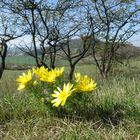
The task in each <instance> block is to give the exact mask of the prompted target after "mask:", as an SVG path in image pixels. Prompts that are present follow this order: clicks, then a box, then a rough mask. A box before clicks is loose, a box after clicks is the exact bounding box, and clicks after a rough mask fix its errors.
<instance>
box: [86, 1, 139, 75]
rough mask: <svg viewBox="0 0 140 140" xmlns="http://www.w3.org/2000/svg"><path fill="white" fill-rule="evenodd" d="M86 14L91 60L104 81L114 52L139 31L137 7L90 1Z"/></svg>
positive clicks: (126, 2) (136, 4)
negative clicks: (90, 44)
mask: <svg viewBox="0 0 140 140" xmlns="http://www.w3.org/2000/svg"><path fill="white" fill-rule="evenodd" d="M86 11H87V18H88V25H89V28H90V29H91V38H92V56H93V58H94V60H95V63H96V65H97V67H98V69H99V71H100V73H101V75H102V76H103V77H107V75H108V72H109V71H110V69H111V67H112V62H113V61H114V58H115V53H116V51H117V50H118V49H119V48H120V47H121V46H123V44H124V43H125V42H127V40H129V38H131V37H132V36H133V35H134V34H135V33H136V32H138V31H139V29H138V28H137V26H138V24H139V23H138V14H140V13H139V12H140V7H139V6H138V3H137V2H135V1H121V0H120V1H112V0H91V1H88V4H87V6H86Z"/></svg>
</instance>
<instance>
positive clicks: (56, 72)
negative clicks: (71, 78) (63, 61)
mask: <svg viewBox="0 0 140 140" xmlns="http://www.w3.org/2000/svg"><path fill="white" fill-rule="evenodd" d="M54 72H55V74H56V77H59V76H61V75H62V74H63V72H64V67H62V68H55V69H54Z"/></svg>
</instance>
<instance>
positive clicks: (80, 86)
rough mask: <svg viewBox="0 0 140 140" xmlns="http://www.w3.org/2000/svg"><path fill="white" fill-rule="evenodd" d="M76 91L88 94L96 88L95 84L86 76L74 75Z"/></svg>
mask: <svg viewBox="0 0 140 140" xmlns="http://www.w3.org/2000/svg"><path fill="white" fill-rule="evenodd" d="M75 81H76V91H77V92H90V91H93V90H94V89H95V88H96V85H97V84H96V83H95V82H94V80H93V79H91V78H89V77H88V76H87V75H84V76H83V75H81V74H80V73H76V74H75Z"/></svg>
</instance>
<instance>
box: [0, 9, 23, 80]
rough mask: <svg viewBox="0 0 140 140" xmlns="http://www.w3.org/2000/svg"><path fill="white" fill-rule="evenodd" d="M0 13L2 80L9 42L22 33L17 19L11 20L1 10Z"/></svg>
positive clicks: (9, 16) (10, 17)
mask: <svg viewBox="0 0 140 140" xmlns="http://www.w3.org/2000/svg"><path fill="white" fill-rule="evenodd" d="M0 11H1V13H0V60H1V61H0V78H2V75H3V71H4V69H5V59H6V55H7V49H8V43H9V42H10V41H11V40H14V39H17V38H19V37H21V36H22V35H23V34H24V33H21V32H20V30H19V29H18V25H17V24H18V21H17V20H18V19H17V18H14V19H12V15H9V14H8V13H5V11H3V10H1V9H0Z"/></svg>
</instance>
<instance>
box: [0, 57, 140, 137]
mask: <svg viewBox="0 0 140 140" xmlns="http://www.w3.org/2000/svg"><path fill="white" fill-rule="evenodd" d="M68 69H69V68H68V67H66V74H67V71H68ZM76 71H80V72H81V73H83V74H87V75H89V76H91V77H92V78H94V80H95V81H96V82H97V84H98V86H97V89H96V90H95V91H93V93H91V94H90V95H89V97H90V99H89V104H88V107H87V108H85V106H84V105H83V106H82V107H81V108H80V110H79V112H78V113H77V114H76V113H75V114H74V113H73V112H71V113H70V115H67V114H61V115H59V116H57V115H55V114H54V115H52V114H50V113H49V112H48V110H47V108H46V106H45V104H44V103H42V102H40V101H38V100H36V99H32V98H30V94H26V93H20V92H18V91H17V90H16V89H17V85H16V81H15V79H16V77H17V76H18V75H19V74H20V73H22V72H23V71H5V72H4V76H3V78H2V80H1V81H0V139H3V140H30V139H31V140H48V139H49V140H63V139H64V140H73V139H75V140H104V139H105V140H132V139H133V140H139V139H140V133H139V132H140V73H139V71H140V59H139V58H138V59H133V60H130V65H121V64H118V65H117V66H114V69H113V70H112V71H111V73H110V76H109V77H108V79H104V80H102V79H101V77H100V75H99V73H98V71H97V69H96V68H95V66H94V65H93V64H80V65H78V66H77V68H76ZM72 114H73V115H72Z"/></svg>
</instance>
